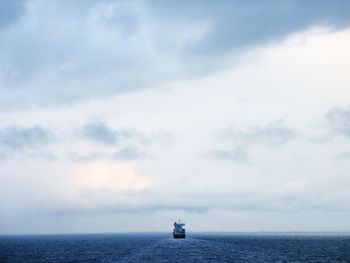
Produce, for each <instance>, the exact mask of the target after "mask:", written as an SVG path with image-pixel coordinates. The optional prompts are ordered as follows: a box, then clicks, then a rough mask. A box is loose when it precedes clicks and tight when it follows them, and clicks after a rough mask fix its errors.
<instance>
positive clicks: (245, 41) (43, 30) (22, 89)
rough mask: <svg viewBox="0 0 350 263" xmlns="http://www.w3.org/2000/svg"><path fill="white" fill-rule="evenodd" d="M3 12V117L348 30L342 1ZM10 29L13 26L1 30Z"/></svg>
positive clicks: (13, 6)
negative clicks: (317, 33) (294, 38)
mask: <svg viewBox="0 0 350 263" xmlns="http://www.w3.org/2000/svg"><path fill="white" fill-rule="evenodd" d="M1 5H5V7H6V8H3V9H2V10H1V13H0V14H1V15H0V27H1V24H2V25H3V26H2V27H6V28H7V30H3V31H1V32H0V61H1V62H0V83H1V84H0V91H2V96H1V98H0V105H1V108H2V109H4V110H5V109H7V110H8V109H13V108H18V107H26V106H28V105H36V106H47V105H52V104H62V103H71V102H75V101H79V100H86V99H91V98H96V97H105V96H109V95H111V94H112V95H113V94H118V93H122V92H130V91H133V90H136V89H143V88H147V87H150V86H152V85H158V84H161V83H165V82H168V81H171V80H174V79H177V80H179V79H181V78H182V79H184V78H188V77H193V76H194V75H198V74H204V73H208V72H211V71H216V70H218V69H221V68H223V67H226V66H227V65H228V64H229V62H228V61H231V59H232V56H227V55H228V53H229V54H235V55H238V54H241V53H242V51H244V50H246V49H247V48H250V47H252V46H256V45H259V44H262V43H266V42H269V41H275V40H281V39H283V38H284V37H286V36H287V35H289V34H290V33H293V32H296V31H298V30H303V29H306V28H309V27H312V26H327V27H331V28H332V29H334V30H336V29H340V28H344V27H347V26H349V21H350V17H349V15H348V14H349V12H350V4H349V3H348V2H347V1H337V2H336V3H334V2H332V1H322V2H320V1H307V3H305V1H283V2H281V1H264V2H260V1H249V2H247V1H245V2H243V1H216V2H214V1H201V2H200V3H199V2H197V1H176V2H173V3H170V2H169V1H150V2H144V3H140V2H132V1H125V2H124V1H70V2H69V1H36V0H32V1H27V2H25V4H24V8H23V4H22V2H21V1H1ZM22 9H24V11H22ZM26 10H27V11H28V10H29V11H30V12H26ZM42 10H45V12H42ZM315 10H317V12H315ZM18 17H20V19H18ZM13 21H18V22H17V23H16V24H15V25H13V26H11V27H8V25H9V24H13ZM179 21H181V23H179ZM53 50H54V52H52V51H53ZM228 57H229V58H230V59H229V60H228V59H227V58H228ZM48 86H50V89H47V87H48ZM158 86H160V85H158ZM96 87H98V88H96ZM82 94H84V95H82Z"/></svg>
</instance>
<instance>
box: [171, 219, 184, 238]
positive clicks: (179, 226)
mask: <svg viewBox="0 0 350 263" xmlns="http://www.w3.org/2000/svg"><path fill="white" fill-rule="evenodd" d="M184 226H185V223H183V222H181V221H180V220H179V221H178V222H175V223H174V230H173V236H174V238H185V237H186V230H185V228H183V227H184Z"/></svg>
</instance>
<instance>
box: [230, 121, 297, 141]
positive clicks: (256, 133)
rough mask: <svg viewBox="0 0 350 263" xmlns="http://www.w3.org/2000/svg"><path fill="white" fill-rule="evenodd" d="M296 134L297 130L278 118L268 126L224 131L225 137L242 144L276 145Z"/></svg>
mask: <svg viewBox="0 0 350 263" xmlns="http://www.w3.org/2000/svg"><path fill="white" fill-rule="evenodd" d="M294 136H295V132H294V131H293V130H291V129H289V128H288V127H287V126H286V125H285V123H284V121H282V120H277V121H275V122H272V123H269V124H267V125H266V126H263V127H259V126H253V127H250V128H248V129H246V130H235V129H229V130H227V131H225V132H224V137H225V138H228V139H231V140H233V141H234V142H236V143H239V144H242V145H254V144H260V145H266V146H270V147H276V146H279V145H282V144H285V143H287V142H288V141H289V140H291V139H292V138H293V137H294Z"/></svg>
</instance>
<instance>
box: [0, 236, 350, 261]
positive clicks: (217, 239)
mask: <svg viewBox="0 0 350 263" xmlns="http://www.w3.org/2000/svg"><path fill="white" fill-rule="evenodd" d="M0 262H35V263H40V262H45V263H46V262H84V263H86V262H350V236H349V235H333V236H332V235H276V234H274V235H267V234H264V235H252V234H250V235H243V234H236V235H233V234H232V235H219V234H217V235H214V234H212V235H204V234H192V235H188V238H186V239H173V238H172V237H171V235H170V234H99V235H97V234H96V235H27V236H0Z"/></svg>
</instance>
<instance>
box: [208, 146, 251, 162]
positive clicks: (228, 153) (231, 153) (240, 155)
mask: <svg viewBox="0 0 350 263" xmlns="http://www.w3.org/2000/svg"><path fill="white" fill-rule="evenodd" d="M209 156H212V157H214V158H216V159H219V160H227V161H233V162H237V163H247V162H248V154H247V152H246V151H245V150H244V149H243V148H242V147H236V148H234V149H231V150H212V151H210V152H209Z"/></svg>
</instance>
